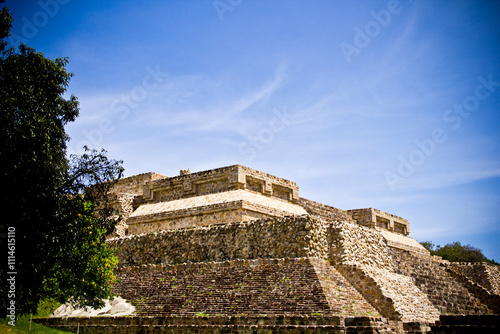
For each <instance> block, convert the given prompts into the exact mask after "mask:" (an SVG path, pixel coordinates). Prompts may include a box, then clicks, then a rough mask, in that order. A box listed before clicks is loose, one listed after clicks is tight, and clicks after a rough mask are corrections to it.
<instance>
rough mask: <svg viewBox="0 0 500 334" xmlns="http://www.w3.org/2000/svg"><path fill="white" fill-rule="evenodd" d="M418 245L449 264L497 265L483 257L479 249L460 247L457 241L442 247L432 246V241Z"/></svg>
mask: <svg viewBox="0 0 500 334" xmlns="http://www.w3.org/2000/svg"><path fill="white" fill-rule="evenodd" d="M420 244H421V245H422V246H424V247H425V248H426V249H427V250H428V251H430V252H431V254H432V255H437V256H441V257H442V258H443V259H445V260H448V261H450V262H488V263H491V264H498V263H497V262H495V260H490V259H488V258H487V257H486V256H484V254H483V252H482V251H481V250H480V249H479V248H476V247H474V246H471V245H469V244H467V245H462V244H461V243H460V242H459V241H456V242H453V243H451V244H446V245H444V246H443V247H441V246H439V245H437V246H436V245H434V243H432V241H423V242H421V243H420Z"/></svg>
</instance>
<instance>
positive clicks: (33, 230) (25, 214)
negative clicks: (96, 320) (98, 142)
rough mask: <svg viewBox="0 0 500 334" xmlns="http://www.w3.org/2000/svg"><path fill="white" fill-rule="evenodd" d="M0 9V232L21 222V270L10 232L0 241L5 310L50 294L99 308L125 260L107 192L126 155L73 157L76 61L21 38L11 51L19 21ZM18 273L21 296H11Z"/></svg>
mask: <svg viewBox="0 0 500 334" xmlns="http://www.w3.org/2000/svg"><path fill="white" fill-rule="evenodd" d="M0 16H1V17H0V37H1V38H0V39H1V40H2V44H1V47H2V49H0V51H1V57H0V129H1V130H0V142H1V146H0V178H1V180H0V181H1V184H2V192H0V194H1V195H0V196H1V197H0V203H2V219H1V221H0V233H1V234H2V236H6V235H7V231H8V230H9V228H10V231H12V230H13V229H15V237H14V238H13V239H14V240H15V243H14V244H12V243H11V242H10V241H9V243H10V245H9V246H12V245H13V246H14V248H15V251H14V253H13V255H14V266H13V267H8V266H7V261H6V260H7V259H6V257H7V246H8V243H7V239H6V238H1V239H0V242H1V251H2V253H1V254H2V256H3V259H4V260H3V263H4V264H3V265H2V266H0V272H1V276H2V277H1V279H2V282H1V283H0V287H1V289H2V291H1V292H0V293H1V294H2V295H1V299H0V301H1V305H0V316H5V312H6V309H7V305H9V303H11V300H14V301H15V308H16V314H17V315H20V314H27V313H34V312H35V311H36V307H37V305H38V302H39V301H40V300H41V299H44V298H53V299H56V300H58V301H59V302H65V301H67V300H70V299H71V300H72V301H73V302H74V303H75V304H80V305H90V306H94V307H96V306H100V305H102V299H103V298H107V297H109V296H110V295H111V286H110V282H111V280H113V278H114V276H113V271H112V269H113V267H114V266H115V265H116V262H117V261H116V258H115V257H114V256H113V254H112V251H111V250H110V249H109V248H108V247H107V246H106V244H105V237H106V235H107V234H109V233H110V232H112V231H113V229H114V226H115V224H116V223H117V222H118V220H119V219H120V217H119V216H117V215H115V214H114V212H113V211H112V209H110V208H109V206H108V205H107V202H106V201H107V196H106V194H107V192H108V190H109V187H111V186H112V185H113V181H115V180H117V179H118V178H120V177H121V175H122V172H123V168H122V167H121V163H122V162H121V161H114V160H109V159H108V158H107V157H106V151H104V150H102V151H100V152H99V151H96V150H89V149H87V148H85V149H86V153H85V154H83V155H81V156H71V157H69V158H67V155H66V142H67V141H68V140H69V137H68V135H67V134H66V132H65V129H64V126H65V125H66V124H68V123H69V122H73V121H74V120H75V119H76V118H77V116H78V113H79V109H78V101H77V99H76V97H75V96H73V95H71V96H70V97H69V98H67V99H66V98H64V97H63V95H64V93H65V92H66V89H67V87H68V84H69V80H70V78H71V76H72V74H71V73H68V72H67V71H66V69H65V67H66V64H67V62H68V60H67V59H66V58H56V59H50V58H46V57H45V56H44V55H43V54H42V53H41V52H37V51H36V50H34V49H33V48H30V47H28V46H26V45H23V44H21V45H20V46H19V47H18V49H14V48H13V47H10V48H7V49H5V45H6V44H5V43H4V42H3V39H4V38H5V37H7V36H8V35H9V34H8V32H9V29H10V27H11V21H12V19H11V17H10V14H9V12H8V10H7V9H6V8H5V7H4V8H3V9H2V12H1V13H0ZM9 240H10V236H9ZM12 272H15V274H13V275H12V274H9V277H12V276H13V277H14V278H15V289H14V294H15V296H14V298H10V297H9V299H7V291H12V286H10V285H9V284H8V282H7V275H8V273H12ZM9 289H10V290H9Z"/></svg>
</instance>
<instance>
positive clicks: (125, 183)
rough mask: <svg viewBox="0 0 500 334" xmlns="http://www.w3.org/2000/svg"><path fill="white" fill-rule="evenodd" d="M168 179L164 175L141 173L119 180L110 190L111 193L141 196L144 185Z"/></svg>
mask: <svg viewBox="0 0 500 334" xmlns="http://www.w3.org/2000/svg"><path fill="white" fill-rule="evenodd" d="M164 178H168V176H166V175H161V174H158V173H143V174H137V175H133V176H129V177H124V178H122V179H120V180H119V181H118V182H117V183H116V184H115V185H114V186H113V189H112V190H111V192H112V193H115V194H118V193H127V194H134V195H142V193H143V187H144V185H145V184H146V183H148V182H151V181H156V180H160V179H164Z"/></svg>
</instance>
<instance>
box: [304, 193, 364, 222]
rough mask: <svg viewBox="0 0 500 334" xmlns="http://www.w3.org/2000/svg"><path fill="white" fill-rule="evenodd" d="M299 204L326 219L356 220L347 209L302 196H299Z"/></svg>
mask: <svg viewBox="0 0 500 334" xmlns="http://www.w3.org/2000/svg"><path fill="white" fill-rule="evenodd" d="M297 204H298V205H300V206H301V207H303V208H304V209H305V210H306V211H307V213H309V214H310V215H312V216H318V217H320V218H322V219H324V220H328V221H336V220H339V219H340V220H346V221H352V222H354V221H353V220H352V217H351V215H350V214H349V213H348V212H347V211H345V210H342V209H338V208H334V207H333V206H329V205H325V204H321V203H318V202H314V201H311V200H308V199H305V198H302V197H301V198H299V200H298V201H297Z"/></svg>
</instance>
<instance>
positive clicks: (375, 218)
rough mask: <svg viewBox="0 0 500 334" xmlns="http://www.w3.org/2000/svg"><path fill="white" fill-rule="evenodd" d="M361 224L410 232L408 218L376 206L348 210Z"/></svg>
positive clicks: (404, 233) (393, 230)
mask: <svg viewBox="0 0 500 334" xmlns="http://www.w3.org/2000/svg"><path fill="white" fill-rule="evenodd" d="M347 212H348V213H349V214H350V215H351V216H352V218H353V219H354V220H355V221H356V222H357V223H358V224H360V225H363V226H369V227H375V228H379V229H383V230H388V231H391V232H394V233H399V234H402V235H408V234H409V233H410V223H409V222H408V220H407V219H405V218H402V217H399V216H396V215H393V214H390V213H387V212H384V211H380V210H377V209H374V208H366V209H354V210H347Z"/></svg>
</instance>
